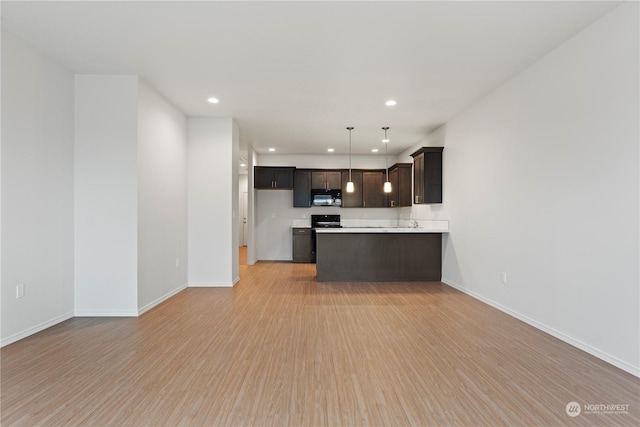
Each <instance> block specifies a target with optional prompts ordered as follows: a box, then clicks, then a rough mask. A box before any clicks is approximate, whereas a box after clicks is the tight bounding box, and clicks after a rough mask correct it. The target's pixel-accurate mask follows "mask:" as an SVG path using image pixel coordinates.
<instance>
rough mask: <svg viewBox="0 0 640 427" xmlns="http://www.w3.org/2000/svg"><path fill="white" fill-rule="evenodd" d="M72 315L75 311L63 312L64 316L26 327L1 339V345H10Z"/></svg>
mask: <svg viewBox="0 0 640 427" xmlns="http://www.w3.org/2000/svg"><path fill="white" fill-rule="evenodd" d="M72 317H73V313H66V314H63V315H62V316H58V317H54V318H53V319H51V320H47V321H46V322H43V323H40V324H39V325H36V326H34V327H32V328H29V329H25V330H24V331H22V332H18V333H17V334H13V335H11V336H9V337H7V338H4V339H2V341H0V347H4V346H5V345H9V344H11V343H14V342H16V341H20V340H21V339H23V338H26V337H28V336H30V335H33V334H36V333H38V332H40V331H43V330H45V329H47V328H50V327H52V326H53V325H57V324H58V323H60V322H64V321H65V320H69V319H71V318H72Z"/></svg>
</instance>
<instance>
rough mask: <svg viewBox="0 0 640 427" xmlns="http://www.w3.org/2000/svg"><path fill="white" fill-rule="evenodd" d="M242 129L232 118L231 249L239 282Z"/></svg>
mask: <svg viewBox="0 0 640 427" xmlns="http://www.w3.org/2000/svg"><path fill="white" fill-rule="evenodd" d="M239 163H240V129H239V128H238V123H236V121H235V120H233V119H231V222H230V223H229V226H230V227H231V242H230V244H229V251H231V277H232V282H233V283H237V282H238V281H239V280H240V253H239V249H238V246H240V231H239V230H238V227H234V224H237V221H238V218H239V217H240V214H239V212H240V199H239V197H238V191H237V189H238V185H239V184H238V180H239V176H238V174H239V172H240V164H239Z"/></svg>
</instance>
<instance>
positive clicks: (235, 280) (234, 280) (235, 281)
mask: <svg viewBox="0 0 640 427" xmlns="http://www.w3.org/2000/svg"><path fill="white" fill-rule="evenodd" d="M239 281H240V276H238V277H236V278H235V279H233V285H232V286H235V284H236V283H238V282H239Z"/></svg>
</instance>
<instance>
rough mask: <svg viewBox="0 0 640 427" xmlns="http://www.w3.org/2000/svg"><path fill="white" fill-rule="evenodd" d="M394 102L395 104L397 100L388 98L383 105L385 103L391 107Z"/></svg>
mask: <svg viewBox="0 0 640 427" xmlns="http://www.w3.org/2000/svg"><path fill="white" fill-rule="evenodd" d="M396 104H397V102H396V101H394V100H393V99H390V100H388V101H387V102H385V103H384V105H386V106H387V107H393V106H394V105H396Z"/></svg>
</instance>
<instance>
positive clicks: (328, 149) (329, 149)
mask: <svg viewBox="0 0 640 427" xmlns="http://www.w3.org/2000/svg"><path fill="white" fill-rule="evenodd" d="M327 151H328V152H330V153H333V152H334V151H336V150H334V149H333V148H327Z"/></svg>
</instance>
